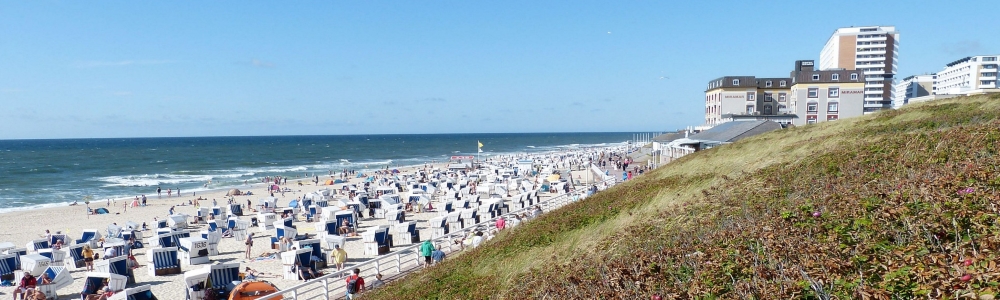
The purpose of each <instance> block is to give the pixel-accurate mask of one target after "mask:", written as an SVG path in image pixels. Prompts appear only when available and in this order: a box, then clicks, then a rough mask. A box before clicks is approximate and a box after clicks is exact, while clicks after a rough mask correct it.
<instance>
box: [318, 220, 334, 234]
mask: <svg viewBox="0 0 1000 300" xmlns="http://www.w3.org/2000/svg"><path fill="white" fill-rule="evenodd" d="M314 226H315V227H316V232H319V234H320V236H327V235H340V232H338V231H337V229H338V228H339V226H337V221H336V220H326V221H319V222H317V223H316V224H315V225H314Z"/></svg>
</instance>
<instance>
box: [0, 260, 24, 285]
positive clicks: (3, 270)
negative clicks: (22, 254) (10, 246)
mask: <svg viewBox="0 0 1000 300" xmlns="http://www.w3.org/2000/svg"><path fill="white" fill-rule="evenodd" d="M19 264H20V263H19V261H18V259H17V254H0V281H3V280H9V281H11V282H14V271H15V270H17V267H18V266H19Z"/></svg>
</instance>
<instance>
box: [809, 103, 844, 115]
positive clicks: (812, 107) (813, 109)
mask: <svg viewBox="0 0 1000 300" xmlns="http://www.w3.org/2000/svg"><path fill="white" fill-rule="evenodd" d="M839 110H840V103H837V102H830V103H827V104H826V112H829V113H836V112H838V111H839ZM806 112H807V113H817V112H819V104H817V103H808V104H806Z"/></svg>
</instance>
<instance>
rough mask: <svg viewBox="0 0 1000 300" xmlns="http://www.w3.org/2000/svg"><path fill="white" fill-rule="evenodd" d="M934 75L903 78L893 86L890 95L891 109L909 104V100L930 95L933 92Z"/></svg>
mask: <svg viewBox="0 0 1000 300" xmlns="http://www.w3.org/2000/svg"><path fill="white" fill-rule="evenodd" d="M935 77H936V76H935V75H914V76H910V77H906V78H903V80H901V81H900V82H899V83H897V84H896V85H895V90H896V91H895V92H893V94H892V108H900V107H902V106H903V105H906V104H909V103H910V99H911V98H916V97H923V96H927V95H930V94H931V92H932V91H933V90H934V78H935Z"/></svg>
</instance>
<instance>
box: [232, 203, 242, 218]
mask: <svg viewBox="0 0 1000 300" xmlns="http://www.w3.org/2000/svg"><path fill="white" fill-rule="evenodd" d="M229 215H230V216H243V206H242V205H239V204H230V205H229Z"/></svg>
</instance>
